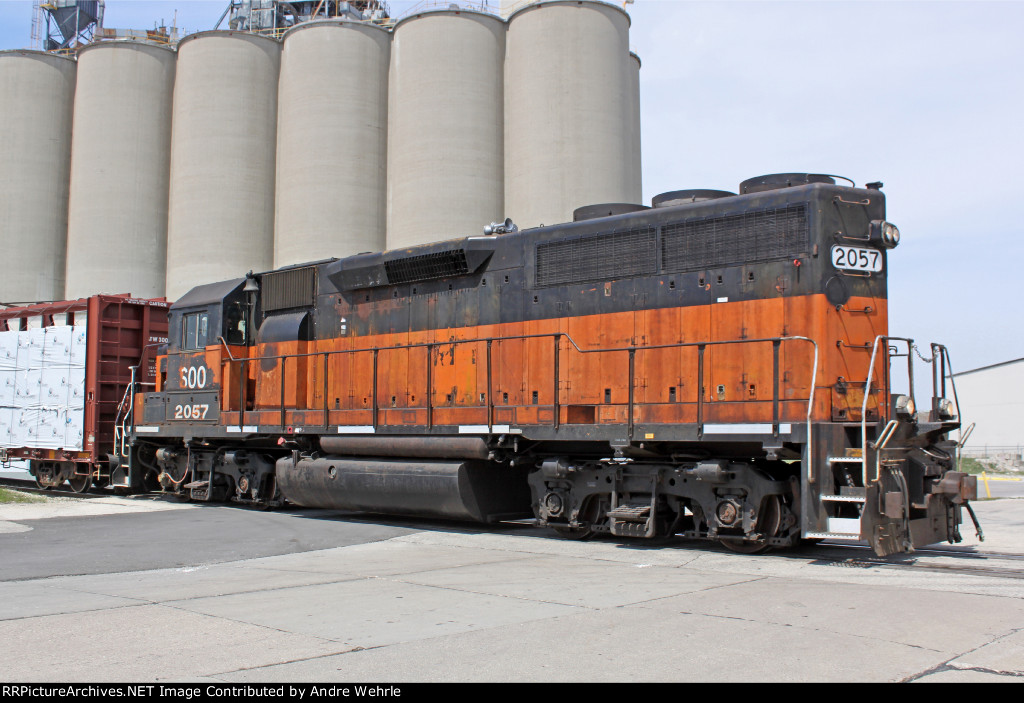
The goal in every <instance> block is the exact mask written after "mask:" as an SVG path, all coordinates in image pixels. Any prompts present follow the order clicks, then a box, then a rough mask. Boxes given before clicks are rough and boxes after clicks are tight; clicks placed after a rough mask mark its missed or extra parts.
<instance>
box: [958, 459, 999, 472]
mask: <svg viewBox="0 0 1024 703" xmlns="http://www.w3.org/2000/svg"><path fill="white" fill-rule="evenodd" d="M960 470H961V471H963V472H964V473H967V474H980V473H981V472H982V471H985V472H986V473H992V472H993V471H996V465H995V464H991V463H989V462H985V461H978V460H977V459H975V458H973V457H969V456H965V457H961V458H960Z"/></svg>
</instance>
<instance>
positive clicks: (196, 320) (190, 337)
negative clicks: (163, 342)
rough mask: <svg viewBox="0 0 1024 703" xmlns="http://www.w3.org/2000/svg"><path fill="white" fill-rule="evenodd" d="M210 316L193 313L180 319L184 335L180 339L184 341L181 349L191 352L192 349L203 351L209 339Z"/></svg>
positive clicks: (202, 313) (203, 313)
mask: <svg viewBox="0 0 1024 703" xmlns="http://www.w3.org/2000/svg"><path fill="white" fill-rule="evenodd" d="M209 321H210V316H209V314H207V313H205V312H194V313H191V314H189V315H185V316H184V317H183V318H182V324H183V325H184V333H183V334H182V336H181V338H182V339H183V340H184V341H185V343H184V344H183V345H182V349H183V350H185V351H191V350H193V349H205V348H206V343H207V340H208V337H209V331H208V330H209Z"/></svg>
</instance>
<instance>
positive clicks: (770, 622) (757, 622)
mask: <svg viewBox="0 0 1024 703" xmlns="http://www.w3.org/2000/svg"><path fill="white" fill-rule="evenodd" d="M679 614H680V615H695V616H697V617H705V618H718V619H720V620H735V621H739V622H747V623H751V624H754V625H774V626H775V627H792V628H795V629H798V630H805V631H807V632H823V633H826V634H828V635H836V634H841V635H844V636H846V637H855V638H857V639H861V640H867V641H870V642H885V643H887V644H894V645H897V646H900V647H909V648H910V649H919V650H921V651H922V652H934V653H936V654H941V653H942V652H941V651H940V650H938V649H932V648H931V647H924V646H922V645H919V644H913V643H911V642H899V641H895V640H887V639H884V638H882V637H874V636H872V635H860V634H857V633H856V632H841V633H837V632H835V631H834V630H827V629H824V628H821V627H816V626H811V625H800V624H795V623H789V622H777V621H775V620H759V619H757V618H747V617H742V616H740V615H719V614H717V613H698V612H694V611H689V610H680V611H679ZM954 658H955V657H954Z"/></svg>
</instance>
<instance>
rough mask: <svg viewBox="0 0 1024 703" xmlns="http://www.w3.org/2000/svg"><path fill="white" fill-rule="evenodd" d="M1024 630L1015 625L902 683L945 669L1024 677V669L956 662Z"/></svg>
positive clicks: (911, 676) (909, 677)
mask: <svg viewBox="0 0 1024 703" xmlns="http://www.w3.org/2000/svg"><path fill="white" fill-rule="evenodd" d="M1022 631H1024V627H1015V628H1013V629H1012V630H1010V631H1009V632H1006V633H1004V634H1002V635H999V636H997V637H994V638H992V639H991V640H989V641H988V642H985V643H984V644H979V645H978V646H977V647H974V648H973V649H968V650H967V651H966V652H961V653H960V654H957V655H956V656H955V657H950V658H949V659H947V660H946V661H944V662H942V663H941V664H938V665H936V666H933V667H932V668H930V669H926V670H924V671H921V672H918V673H916V674H912V675H910V676H908V677H906V678H905V679H902V680H901V683H910V682H912V681H917V680H919V679H922V678H924V677H925V676H930V675H932V674H939V673H942V672H944V671H977V672H981V673H985V674H995V675H996V676H1013V677H1016V678H1024V671H1003V670H1000V669H989V668H986V667H983V666H969V665H966V664H963V665H960V664H956V660H957V659H960V658H962V657H966V656H968V655H970V654H974V653H975V652H977V651H978V650H980V649H984V648H985V647H988V646H989V645H992V644H995V643H996V642H998V641H999V640H1004V639H1006V638H1007V637H1011V636H1012V635H1015V634H1017V633H1019V632H1022Z"/></svg>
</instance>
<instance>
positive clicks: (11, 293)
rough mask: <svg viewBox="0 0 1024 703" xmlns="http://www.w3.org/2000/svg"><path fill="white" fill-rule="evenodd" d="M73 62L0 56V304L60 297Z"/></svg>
mask: <svg viewBox="0 0 1024 703" xmlns="http://www.w3.org/2000/svg"><path fill="white" fill-rule="evenodd" d="M75 70H76V66H75V62H74V61H73V60H71V59H68V58H65V57H62V56H58V55H56V54H50V53H46V52H41V51H28V50H25V51H22V50H14V51H0V154H2V155H3V157H2V158H0V251H3V253H4V254H3V255H4V272H3V275H2V276H0V302H3V303H13V302H33V301H42V300H57V299H60V298H62V297H63V296H64V255H65V254H64V250H65V245H66V242H67V225H68V219H67V218H68V181H69V172H70V168H71V122H72V119H71V118H72V109H73V103H74V97H75Z"/></svg>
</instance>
